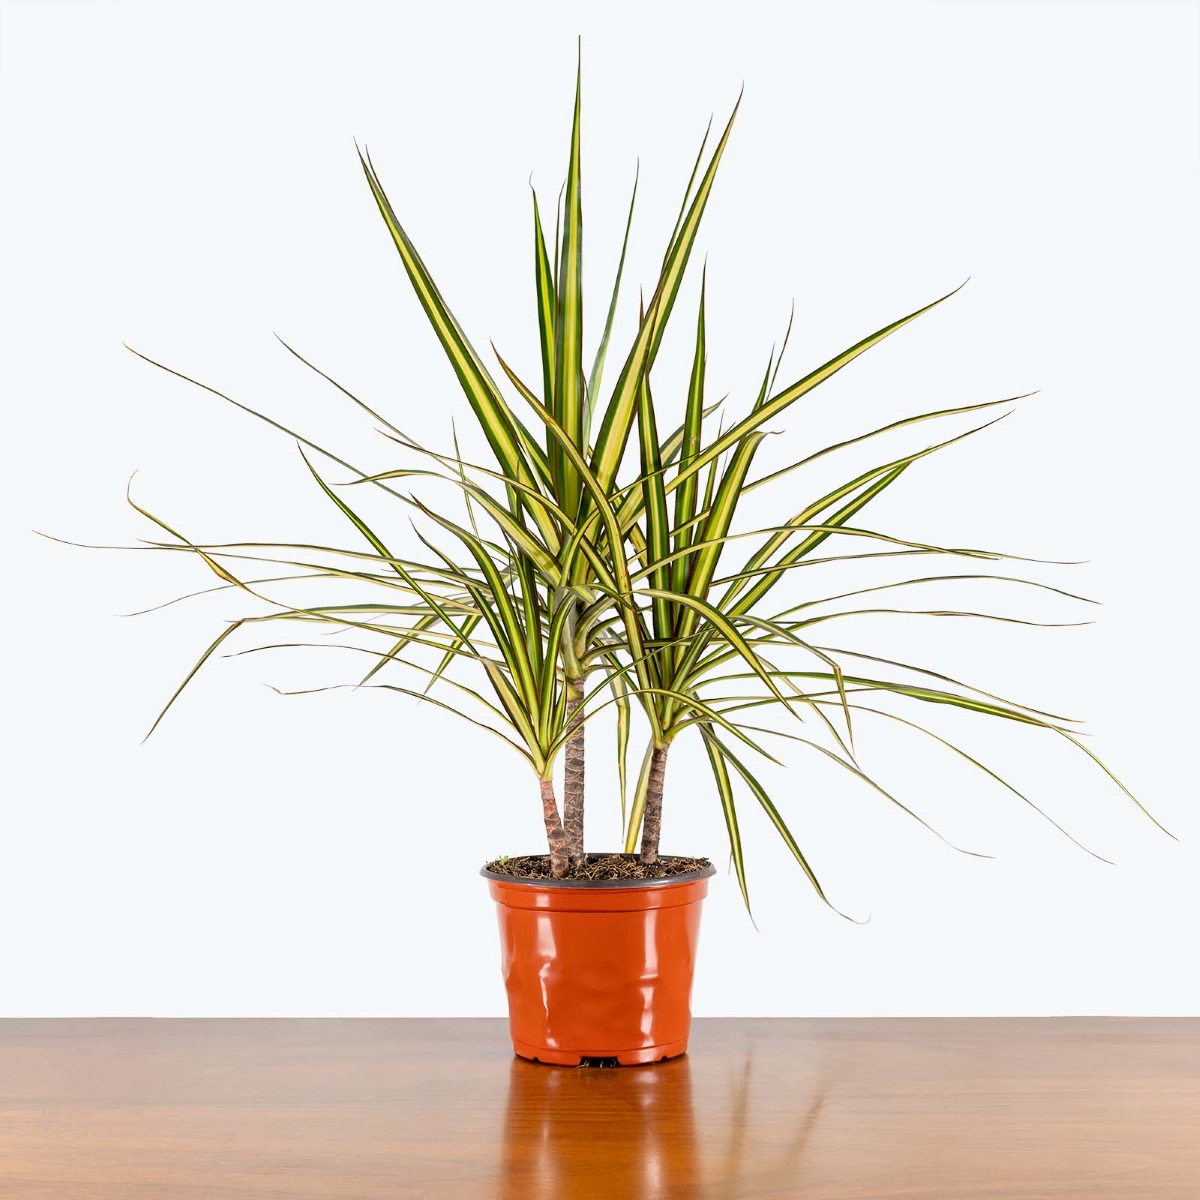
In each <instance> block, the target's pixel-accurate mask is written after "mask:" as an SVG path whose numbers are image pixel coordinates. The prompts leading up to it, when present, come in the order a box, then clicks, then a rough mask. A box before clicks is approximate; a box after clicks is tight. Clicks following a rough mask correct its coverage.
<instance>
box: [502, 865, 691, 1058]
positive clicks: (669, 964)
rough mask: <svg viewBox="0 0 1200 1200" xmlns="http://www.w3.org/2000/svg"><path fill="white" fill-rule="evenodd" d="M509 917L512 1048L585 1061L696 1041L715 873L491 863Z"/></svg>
mask: <svg viewBox="0 0 1200 1200" xmlns="http://www.w3.org/2000/svg"><path fill="white" fill-rule="evenodd" d="M481 873H482V874H483V875H484V876H485V877H486V878H487V880H488V888H489V890H490V891H491V895H492V899H493V900H495V902H496V912H497V915H498V917H499V921H500V958H501V971H502V974H503V976H504V984H505V987H506V989H507V991H508V1012H509V1028H510V1031H511V1033H512V1042H513V1049H514V1050H515V1051H516V1052H517V1054H519V1055H520V1056H521V1057H522V1058H531V1059H536V1060H538V1061H540V1062H548V1063H559V1064H562V1065H566V1066H577V1065H578V1064H579V1062H580V1060H581V1059H583V1058H610V1059H611V1058H615V1059H616V1060H617V1061H618V1062H620V1063H622V1064H624V1065H633V1064H635V1063H648V1062H657V1061H658V1060H659V1059H663V1058H672V1057H674V1056H675V1055H677V1054H682V1053H683V1052H684V1051H685V1050H686V1049H687V1040H688V1032H689V1029H690V1027H691V1020H692V1013H691V995H692V972H693V967H694V965H695V961H696V943H697V940H698V938H699V934H700V907H701V902H702V901H703V899H704V896H705V894H706V893H707V891H708V878H709V876H710V875H712V874H713V873H714V869H713V868H712V867H709V868H708V869H707V870H705V871H697V872H692V873H691V874H689V875H679V876H674V877H670V878H666V879H656V880H606V881H602V882H593V881H591V880H561V881H559V880H544V879H539V880H521V879H514V878H511V877H509V876H502V875H495V874H492V873H491V872H488V871H484V872H481Z"/></svg>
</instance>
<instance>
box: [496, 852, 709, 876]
mask: <svg viewBox="0 0 1200 1200" xmlns="http://www.w3.org/2000/svg"><path fill="white" fill-rule="evenodd" d="M711 866H712V863H711V862H709V860H708V859H707V858H679V857H676V856H674V855H672V856H671V857H668V858H660V859H659V860H658V862H656V863H654V864H653V865H652V866H645V865H643V864H642V863H640V862H638V860H637V856H636V855H625V854H589V855H588V856H587V861H586V862H584V863H581V864H579V865H578V866H575V867H572V868H571V869H570V870H569V871H568V872H567V874H566V876H565V878H567V879H669V878H670V877H671V876H672V875H686V874H687V873H688V872H689V871H706V870H708V868H709V867H711ZM484 869H485V870H487V871H492V872H494V873H495V874H497V875H511V876H513V878H514V879H550V878H552V876H551V874H550V856H549V855H548V854H525V855H521V856H519V857H517V858H498V859H496V860H495V861H494V862H490V863H487V864H486V866H485V868H484Z"/></svg>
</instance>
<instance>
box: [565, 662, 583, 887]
mask: <svg viewBox="0 0 1200 1200" xmlns="http://www.w3.org/2000/svg"><path fill="white" fill-rule="evenodd" d="M567 688H568V690H567V714H566V725H567V743H566V746H565V747H564V753H563V760H564V769H563V831H564V833H565V834H566V839H567V854H568V855H569V857H570V859H571V863H572V865H575V864H578V863H582V862H583V858H584V854H583V780H584V725H583V680H582V679H572V680H569V681H568V684H567Z"/></svg>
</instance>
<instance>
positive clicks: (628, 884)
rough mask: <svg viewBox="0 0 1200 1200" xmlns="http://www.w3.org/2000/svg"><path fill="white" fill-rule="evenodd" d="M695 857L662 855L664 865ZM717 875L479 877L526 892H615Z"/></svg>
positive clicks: (705, 871) (711, 871)
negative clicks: (519, 888)
mask: <svg viewBox="0 0 1200 1200" xmlns="http://www.w3.org/2000/svg"><path fill="white" fill-rule="evenodd" d="M614 855H615V852H614V854H602V855H599V854H598V855H596V857H597V858H611V857H614ZM620 857H621V858H636V857H637V855H636V854H621V855H620ZM684 857H693V856H691V855H680V854H660V855H659V861H660V862H671V861H673V860H677V859H680V858H684ZM716 873H717V868H716V867H713V866H709V867H702V868H701V869H700V870H698V871H685V872H683V873H682V874H679V875H665V876H663V878H661V879H523V878H521V877H520V876H517V875H502V874H500V872H498V871H489V870H488V869H487V867H480V868H479V874H480V875H482V876H483V877H484V879H494V880H496V881H497V882H498V883H508V884H512V885H513V886H514V887H522V888H531V889H533V888H585V889H587V890H590V891H608V890H611V889H612V888H661V887H670V886H671V885H673V884H682V883H694V882H695V881H696V880H697V879H708V878H709V877H710V876H712V875H715V874H716Z"/></svg>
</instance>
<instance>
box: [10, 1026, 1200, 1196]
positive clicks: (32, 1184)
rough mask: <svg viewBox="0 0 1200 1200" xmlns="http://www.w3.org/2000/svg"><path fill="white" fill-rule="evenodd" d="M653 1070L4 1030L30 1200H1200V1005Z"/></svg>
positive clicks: (840, 1036)
mask: <svg viewBox="0 0 1200 1200" xmlns="http://www.w3.org/2000/svg"><path fill="white" fill-rule="evenodd" d="M692 1043H693V1044H692V1051H691V1053H690V1054H689V1055H687V1056H686V1057H684V1058H680V1059H676V1060H674V1061H673V1062H668V1063H664V1064H662V1065H660V1066H652V1067H632V1068H628V1067H627V1068H617V1069H607V1070H606V1069H595V1068H592V1069H587V1068H577V1069H571V1068H563V1067H545V1066H537V1065H534V1064H530V1063H526V1062H522V1061H520V1060H518V1059H514V1058H513V1057H511V1055H510V1052H509V1048H508V1045H507V1043H506V1041H505V1025H504V1023H503V1022H501V1021H494V1020H437V1021H404V1020H311V1021H310V1020H302V1021H301V1020H187V1021H178V1020H57V1021H55V1020H29V1021H0V1196H2V1197H4V1200H34V1198H37V1200H260V1198H262V1197H279V1198H281V1200H283V1198H286V1200H335V1198H336V1200H375V1198H377V1197H378V1198H380V1200H382V1198H383V1197H386V1198H387V1200H409V1198H415V1197H434V1198H437V1200H443V1198H449V1200H457V1198H458V1197H463V1198H464V1200H466V1198H474V1197H479V1198H481V1200H487V1198H490V1197H498V1198H503V1200H540V1198H542V1197H546V1198H551V1197H553V1198H554V1200H577V1198H580V1197H599V1198H602V1200H623V1198H626V1197H637V1198H641V1197H646V1198H651V1197H663V1198H668V1197H669V1198H672V1200H683V1198H687V1197H697V1198H712V1200H717V1198H718V1197H720V1198H727V1200H741V1198H743V1197H746V1198H748V1197H760V1198H766V1197H791V1196H798V1197H806V1198H809V1200H833V1198H835V1197H836V1198H838V1200H852V1198H858V1200H887V1198H891V1197H905V1198H906V1200H934V1198H942V1197H945V1198H947V1200H982V1198H994V1200H1025V1198H1030V1197H1055V1198H1056V1200H1066V1198H1068V1197H1072V1198H1073V1197H1079V1198H1080V1200H1083V1198H1084V1197H1087V1198H1088V1200H1101V1198H1107V1197H1111V1198H1113V1200H1117V1198H1119V1200H1143V1198H1150V1197H1159V1196H1169V1197H1179V1198H1181V1200H1183V1198H1185V1197H1186V1198H1187V1200H1196V1198H1197V1197H1200V1021H1196V1020H1166V1019H1110V1018H1078V1019H1072V1018H1052V1019H1022V1020H940V1019H939V1020H933V1019H926V1020H720V1021H717V1020H711V1021H697V1022H696V1026H695V1030H694V1033H693V1038H692Z"/></svg>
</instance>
